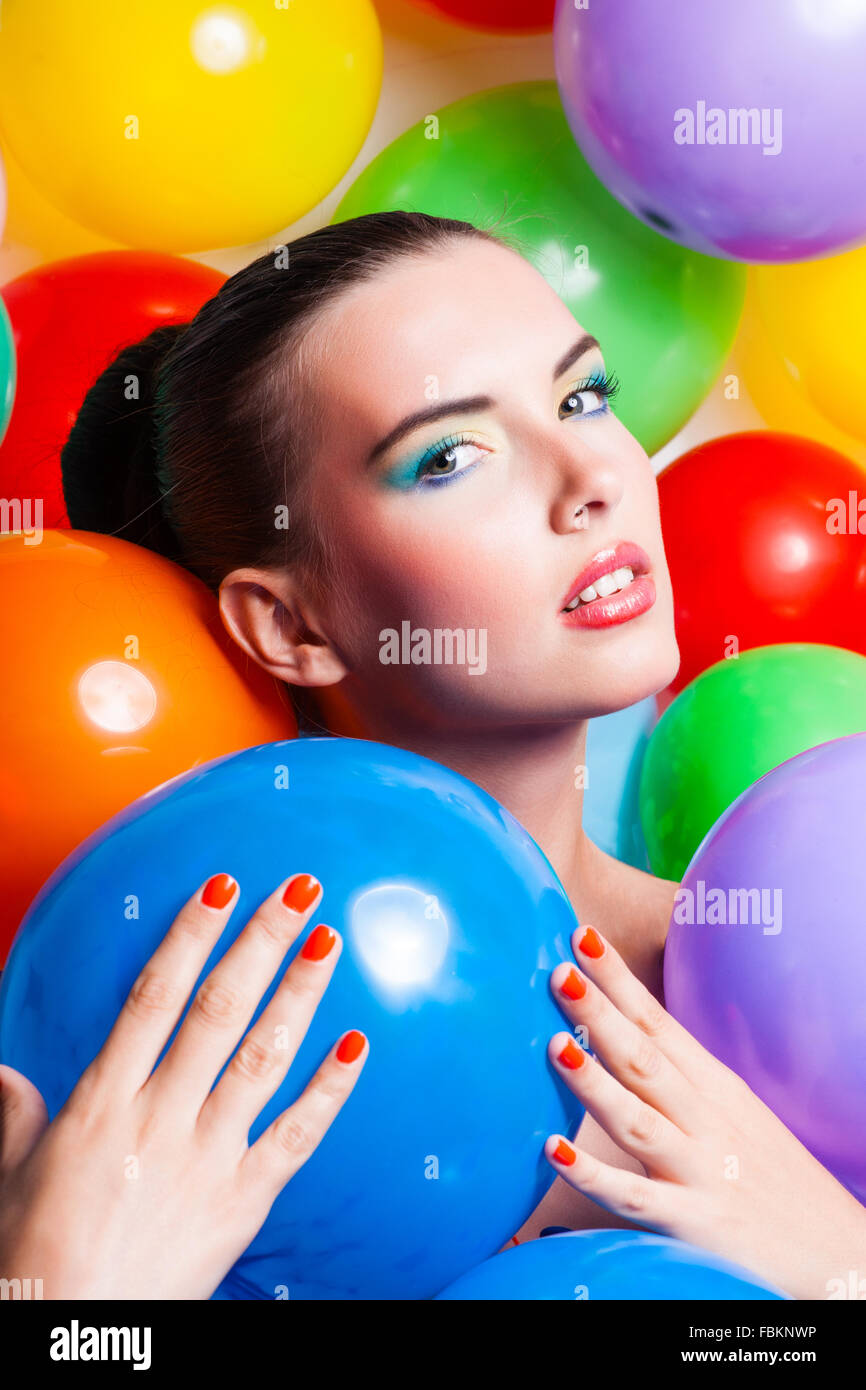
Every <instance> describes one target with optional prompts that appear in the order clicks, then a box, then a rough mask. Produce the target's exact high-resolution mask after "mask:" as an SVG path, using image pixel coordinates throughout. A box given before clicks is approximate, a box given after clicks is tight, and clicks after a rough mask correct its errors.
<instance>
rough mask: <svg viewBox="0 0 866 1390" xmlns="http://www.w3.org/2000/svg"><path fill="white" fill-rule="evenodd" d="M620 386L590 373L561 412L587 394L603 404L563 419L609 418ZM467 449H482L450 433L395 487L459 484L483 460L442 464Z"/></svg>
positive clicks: (463, 436)
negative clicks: (456, 465)
mask: <svg viewBox="0 0 866 1390" xmlns="http://www.w3.org/2000/svg"><path fill="white" fill-rule="evenodd" d="M620 387H621V383H620V380H619V378H618V377H617V375H616V373H615V372H606V371H602V370H597V371H595V372H593V373H591V374H590V375H589V376H588V377H585V378H584V379H583V380H581V381H579V382H576V383H575V385H574V386H572V387H571V389H570V390H569V391H568V392H567V393H566V395H565V396H564V397H563V399H562V401H561V402H560V411H561V410H562V406H563V405H564V404H565V402H566V401H569V400H573V399H574V398H575V397H577V396H580V395H582V394H584V393H587V392H590V393H592V394H594V395H597V396H599V397H601V399H602V405H601V406H598V407H596V408H595V409H594V410H579V411H574V412H572V413H571V414H566V415H562V414H560V419H570V418H575V419H592V418H593V417H594V416H595V417H597V416H603V415H607V414H608V413H609V410H610V403H611V401H612V400H613V398H614V397H615V396H616V395H617V393H618V392H619V390H620ZM465 447H470V448H473V447H474V448H479V447H480V446H478V445H476V444H475V441H474V440H473V439H472V437H471V435H467V434H460V433H458V434H450V435H448V436H447V437H446V438H445V439H441V440H438V441H437V442H436V444H435V445H434V446H433V447H432V448H430V449H428V450H426V451H425V453H424V454H422V456H421V458H420V459H418V461H417V462H416V463H415V464H412V465H410V467H409V468H408V469H405V470H400V473H399V474H398V475H396V476H395V477H394V479H393V482H394V485H395V486H399V487H403V488H409V489H412V488H415V489H418V488H425V489H428V488H431V487H445V486H447V485H448V484H450V483H453V482H456V481H457V479H458V478H463V477H465V476H466V474H468V473H474V471H475V469H476V468H477V467H478V464H479V462H480V460H476V461H475V462H474V463H470V464H467V466H466V467H465V468H452V469H450V470H449V471H447V472H446V471H444V470H443V469H442V463H443V462H445V463H447V462H448V460H447V458H446V455H448V454H451V453H453V452H454V451H456V450H458V449H461V448H465Z"/></svg>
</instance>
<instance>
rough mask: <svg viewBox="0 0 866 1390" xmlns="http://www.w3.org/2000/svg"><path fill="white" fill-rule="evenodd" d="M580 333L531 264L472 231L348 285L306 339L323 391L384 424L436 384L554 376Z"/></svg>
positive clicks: (473, 388)
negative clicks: (471, 235)
mask: <svg viewBox="0 0 866 1390" xmlns="http://www.w3.org/2000/svg"><path fill="white" fill-rule="evenodd" d="M577 331H578V329H577V325H576V324H575V320H574V318H573V316H572V314H571V312H570V310H569V309H568V308H567V307H566V305H565V304H564V303H563V302H562V300H561V299H560V298H559V297H558V295H557V294H556V293H555V292H554V291H553V289H551V287H550V286H549V285H548V283H547V281H546V280H545V279H544V277H543V276H542V275H541V274H540V273H539V272H538V271H537V270H535V268H534V267H533V266H531V265H530V264H529V262H528V261H526V260H524V259H523V257H522V256H520V255H518V254H517V253H516V252H514V251H512V250H510V249H509V248H507V247H504V246H500V245H497V244H496V243H490V242H485V241H483V240H481V239H480V238H477V239H476V238H466V239H465V240H459V239H455V241H454V242H452V243H450V244H449V245H448V246H447V247H446V248H440V249H437V250H436V251H431V252H428V253H423V254H419V255H412V256H411V257H405V258H401V259H400V260H398V261H395V262H394V263H393V264H391V265H388V266H387V267H384V268H383V269H382V270H381V271H378V272H377V273H376V274H375V275H374V276H373V277H372V278H371V279H369V280H365V281H363V282H361V283H359V284H357V285H354V286H352V288H351V289H349V290H346V291H344V292H342V293H341V294H340V295H339V297H338V299H337V300H335V301H334V303H332V304H330V305H328V307H327V308H326V310H325V311H324V313H323V314H322V315H321V317H320V318H319V320H318V321H317V322H316V324H315V325H314V327H313V329H312V331H311V333H310V334H309V335H308V339H307V343H306V345H305V346H306V348H307V349H308V351H309V353H310V358H309V360H310V363H311V365H313V364H314V367H313V373H312V375H313V378H314V381H313V382H312V383H311V385H313V386H314V390H315V391H316V394H317V395H318V394H319V393H320V392H325V393H327V395H328V396H329V397H332V396H333V394H334V393H336V395H337V400H338V403H339V405H340V407H341V408H342V409H345V408H346V407H347V406H348V405H351V406H352V408H353V409H354V410H355V411H357V412H358V413H359V415H360V416H362V417H364V418H366V419H367V420H369V421H371V422H373V423H376V424H379V423H383V422H384V423H389V422H392V420H393V419H395V418H397V417H398V416H399V414H400V413H402V412H403V411H404V410H405V411H408V410H412V409H417V408H418V406H419V402H420V404H423V403H424V401H425V400H427V401H429V400H430V399H431V398H432V397H431V389H435V390H436V391H437V392H438V394H439V395H441V396H443V397H445V396H448V395H451V394H453V393H455V392H457V391H458V390H459V392H460V393H461V394H462V395H467V394H470V393H481V392H485V393H490V394H495V392H496V387H497V381H500V382H503V383H506V382H508V383H510V384H511V385H512V386H513V383H514V372H515V371H516V370H518V371H519V372H520V373H521V376H522V377H523V378H525V377H526V375H527V374H528V373H532V374H536V373H537V374H538V376H539V380H540V381H542V382H546V383H549V381H550V375H551V371H552V368H553V364H554V362H555V360H556V359H557V358H558V357H559V356H560V355H561V354H562V352H564V351H565V349H566V348H568V347H569V346H570V345H571V343H572V342H573V341H574V338H575V336H576V332H577ZM323 405H325V402H324V401H321V400H320V407H321V406H323ZM325 414H327V411H325Z"/></svg>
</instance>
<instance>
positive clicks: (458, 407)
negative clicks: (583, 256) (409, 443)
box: [367, 333, 601, 468]
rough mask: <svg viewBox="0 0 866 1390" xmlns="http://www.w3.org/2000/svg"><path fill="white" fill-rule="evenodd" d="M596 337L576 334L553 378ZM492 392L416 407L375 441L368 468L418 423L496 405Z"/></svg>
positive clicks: (594, 343) (594, 345)
mask: <svg viewBox="0 0 866 1390" xmlns="http://www.w3.org/2000/svg"><path fill="white" fill-rule="evenodd" d="M600 346H601V344H600V343H599V341H598V339H597V338H594V337H593V336H592V334H591V333H584V335H583V337H582V338H578V340H577V342H576V343H574V344H573V345H572V346H571V347H570V348H569V349H568V352H566V353H563V355H562V357H560V359H559V361H558V362H557V364H556V366H555V367H554V369H553V380H554V381H558V380H559V378H560V377H561V376H562V374H563V372H567V371H568V369H569V367H572V366H574V363H575V362H576V361H577V360H578V358H580V357H583V356H584V354H585V353H587V352H589V351H590V349H591V348H597V347H600ZM495 404H496V402H495V401H494V399H493V397H492V396H464V397H463V398H462V399H460V400H451V401H440V402H438V404H436V405H430V406H427V407H426V408H425V409H424V410H416V411H415V412H414V413H413V414H412V415H406V416H405V417H404V418H403V419H402V420H401V421H400V423H399V424H397V425H395V426H394V428H393V429H392V430H390V431H389V432H388V434H386V435H385V437H384V439H380V440H379V443H378V444H376V445H374V447H373V448H372V449H371V450H370V453H369V455H368V457H367V467H368V468H369V467H370V466H371V465H372V464H374V463H375V462H376V460H377V459H378V458H380V457H381V455H382V454H384V453H385V451H386V450H387V449H390V448H391V446H392V444H396V443H397V441H398V439H402V438H403V437H404V435H407V434H410V433H411V432H412V430H416V429H418V427H419V425H429V424H430V423H431V422H432V421H434V420H441V419H443V418H444V417H445V416H446V415H462V414H465V413H468V412H470V411H478V410H489V409H490V408H491V406H493V405H495Z"/></svg>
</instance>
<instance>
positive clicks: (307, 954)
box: [301, 924, 337, 960]
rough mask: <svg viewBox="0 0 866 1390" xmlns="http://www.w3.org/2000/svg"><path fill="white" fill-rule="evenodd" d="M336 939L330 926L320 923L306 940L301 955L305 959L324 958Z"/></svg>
mask: <svg viewBox="0 0 866 1390" xmlns="http://www.w3.org/2000/svg"><path fill="white" fill-rule="evenodd" d="M336 939H337V938H336V936H335V935H334V933H333V932H332V931H331V928H330V927H324V926H322V925H321V924H320V925H319V926H318V927H316V928H315V930H314V931H311V932H310V935H309V936H308V937H307V939H306V941H305V942H304V948H303V950H302V951H301V955H302V956H303V957H304V960H324V959H325V956H326V955H327V954H328V952H329V951H330V949H331V947H332V946H333V944H334V942H335V941H336Z"/></svg>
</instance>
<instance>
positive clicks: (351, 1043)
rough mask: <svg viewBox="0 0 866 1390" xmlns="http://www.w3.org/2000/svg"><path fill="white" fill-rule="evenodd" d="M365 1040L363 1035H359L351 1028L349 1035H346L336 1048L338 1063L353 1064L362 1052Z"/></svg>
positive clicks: (355, 1029)
mask: <svg viewBox="0 0 866 1390" xmlns="http://www.w3.org/2000/svg"><path fill="white" fill-rule="evenodd" d="M366 1041H367V1039H366V1038H365V1037H364V1034H363V1033H359V1032H358V1030H357V1028H353V1029H352V1031H351V1033H347V1034H346V1036H345V1037H344V1038H343V1041H342V1042H341V1043H340V1046H339V1047H338V1048H337V1061H338V1062H354V1061H355V1059H356V1058H357V1057H360V1055H361V1053H362V1052H363V1051H364V1043H365V1042H366Z"/></svg>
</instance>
